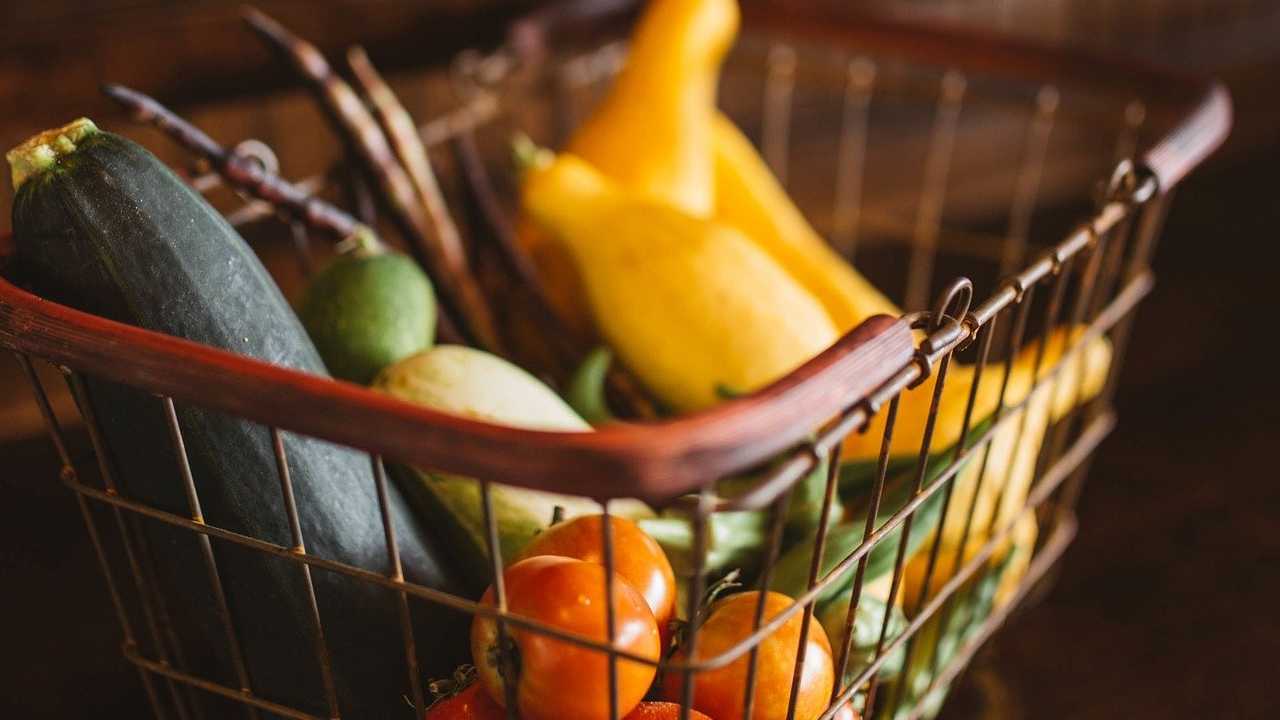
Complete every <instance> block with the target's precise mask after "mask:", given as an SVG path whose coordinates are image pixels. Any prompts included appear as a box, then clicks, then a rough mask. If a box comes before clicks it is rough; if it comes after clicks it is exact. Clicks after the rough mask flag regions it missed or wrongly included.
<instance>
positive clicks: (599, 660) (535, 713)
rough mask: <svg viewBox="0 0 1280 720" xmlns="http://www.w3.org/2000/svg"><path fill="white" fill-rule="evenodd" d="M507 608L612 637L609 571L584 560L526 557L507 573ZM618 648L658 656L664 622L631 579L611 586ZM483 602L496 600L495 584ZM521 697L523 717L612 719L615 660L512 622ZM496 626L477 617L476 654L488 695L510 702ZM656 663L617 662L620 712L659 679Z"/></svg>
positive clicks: (561, 626)
mask: <svg viewBox="0 0 1280 720" xmlns="http://www.w3.org/2000/svg"><path fill="white" fill-rule="evenodd" d="M503 578H504V580H505V583H506V590H507V608H508V610H509V611H510V612H511V613H512V614H513V615H518V616H521V617H525V618H528V619H530V620H536V621H539V622H541V623H543V624H546V625H549V626H552V627H555V628H557V629H560V630H566V631H569V632H573V633H576V634H579V635H583V636H585V637H589V638H592V639H595V640H599V641H601V642H607V641H608V624H607V616H606V613H607V609H606V605H605V601H606V600H605V576H604V568H603V567H601V566H599V565H597V564H595V563H589V562H585V561H583V560H574V559H572V558H566V557H555V556H550V555H543V556H539V557H533V558H529V559H527V560H521V561H520V562H518V563H516V564H514V565H512V566H511V567H509V568H507V570H506V572H505V573H503ZM613 588H614V597H613V612H614V622H615V626H614V627H615V629H616V631H617V635H616V638H615V645H616V647H618V648H620V649H622V650H626V651H628V652H631V653H634V654H636V655H639V656H641V657H646V658H652V659H653V660H655V661H656V660H657V659H658V655H659V652H660V649H661V646H660V643H659V636H658V624H657V622H656V621H655V620H654V619H653V611H651V610H650V609H649V605H648V604H647V603H646V602H645V600H644V597H643V596H642V595H641V594H640V593H639V592H638V591H636V589H635V588H633V587H631V585H630V584H628V583H627V581H626V580H624V579H622V578H621V577H618V576H616V573H615V581H614V583H613ZM481 602H482V603H485V604H489V605H492V604H493V602H494V599H493V588H489V589H488V590H487V591H485V594H484V597H483V598H481ZM507 630H508V638H509V640H510V641H511V643H512V644H513V646H514V654H515V657H514V658H512V665H514V667H515V668H516V671H517V674H516V688H515V695H516V702H517V708H518V710H519V712H520V717H521V718H522V719H523V720H600V718H605V717H608V716H609V661H608V657H607V656H606V655H605V654H604V653H603V652H600V651H598V650H594V649H590V648H584V647H580V646H578V645H574V644H571V643H568V642H565V641H564V640H559V639H556V638H552V637H549V636H547V635H545V634H541V633H537V632H535V631H532V630H526V629H523V628H520V627H515V626H512V625H508V626H507ZM497 648H498V630H497V625H496V624H495V623H494V621H493V619H492V618H487V617H483V616H480V615H477V616H476V618H475V620H474V621H473V622H472V624H471V657H472V660H473V661H474V662H475V664H476V669H477V671H478V672H479V675H480V680H481V681H482V682H483V683H484V686H485V688H486V689H487V690H488V691H489V695H490V697H492V698H493V699H494V700H496V701H498V703H500V704H503V705H505V703H506V695H505V693H504V691H503V678H502V676H501V672H500V665H501V662H500V653H499V652H497ZM655 671H656V668H655V667H654V666H652V665H648V664H644V663H639V662H635V661H632V660H619V661H618V712H619V714H621V715H625V714H626V713H629V712H631V710H632V709H633V708H635V706H636V705H637V704H638V703H639V702H640V700H641V699H642V698H643V697H644V694H645V692H647V691H648V689H649V685H650V684H651V683H652V682H653V676H654V673H655Z"/></svg>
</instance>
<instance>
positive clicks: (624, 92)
mask: <svg viewBox="0 0 1280 720" xmlns="http://www.w3.org/2000/svg"><path fill="white" fill-rule="evenodd" d="M737 31H738V4H737V2H736V0H654V1H653V2H651V3H649V6H648V7H647V8H646V9H645V12H644V15H643V16H642V17H641V18H640V22H639V24H638V25H637V26H636V29H635V32H634V33H633V34H632V36H631V45H630V50H629V55H628V57H627V62H626V65H625V66H624V67H623V69H622V72H621V73H620V74H619V75H618V77H617V79H616V80H615V81H614V83H613V86H612V87H611V88H610V89H609V93H608V95H606V96H605V98H604V100H603V101H602V102H601V103H600V105H599V107H597V108H596V110H595V111H594V112H593V113H592V114H591V116H590V117H589V118H587V120H586V121H585V122H584V123H583V124H582V126H581V127H579V128H578V129H577V130H576V131H575V132H574V134H573V136H572V137H571V138H570V140H569V144H568V146H567V148H566V149H567V151H568V152H569V153H572V154H574V155H577V156H579V157H581V158H582V159H584V160H586V161H587V162H589V163H591V164H592V165H594V166H595V167H596V168H597V169H598V170H599V171H600V172H602V173H604V175H606V176H607V177H609V178H611V179H612V180H613V181H614V182H616V183H618V184H619V185H620V186H621V187H623V188H625V189H626V190H628V191H629V192H633V193H637V194H644V195H649V196H652V197H654V198H658V199H661V200H665V201H666V202H669V203H671V204H672V205H675V206H676V207H678V208H681V209H682V210H685V211H686V212H689V213H691V214H693V215H699V216H704V217H705V216H708V215H710V214H711V210H712V207H713V205H714V197H713V191H712V187H713V182H712V173H713V170H712V163H711V153H710V151H709V150H708V148H710V147H711V137H712V130H711V126H712V119H713V118H714V116H715V112H716V110H715V107H716V85H717V83H718V81H719V76H720V63H721V61H722V60H723V59H724V55H725V52H726V51H728V49H729V46H730V45H732V44H733V39H734V36H735V35H736V34H737Z"/></svg>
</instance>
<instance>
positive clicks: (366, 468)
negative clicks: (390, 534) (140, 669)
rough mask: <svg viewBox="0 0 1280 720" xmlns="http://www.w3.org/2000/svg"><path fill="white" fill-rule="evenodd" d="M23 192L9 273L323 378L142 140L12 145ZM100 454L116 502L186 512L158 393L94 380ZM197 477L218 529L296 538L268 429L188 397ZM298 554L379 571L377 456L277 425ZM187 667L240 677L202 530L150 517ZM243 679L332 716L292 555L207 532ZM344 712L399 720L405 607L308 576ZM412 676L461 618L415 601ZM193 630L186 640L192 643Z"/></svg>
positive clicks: (435, 661) (227, 234)
mask: <svg viewBox="0 0 1280 720" xmlns="http://www.w3.org/2000/svg"><path fill="white" fill-rule="evenodd" d="M8 157H9V161H10V164H11V165H12V167H13V170H14V185H15V189H16V190H17V195H16V197H15V200H14V209H13V227H14V234H15V243H16V249H17V253H16V261H17V271H18V273H19V275H20V277H21V278H22V279H23V281H24V282H26V283H28V284H29V285H31V286H32V287H34V288H35V289H36V290H37V291H38V292H40V293H41V294H42V295H44V296H45V297H48V298H50V299H53V300H56V301H59V302H63V303H66V304H68V305H71V306H73V307H76V308H79V309H81V310H85V311H88V312H92V313H95V314H98V315H102V316H105V317H108V318H112V319H115V320H119V321H123V322H127V323H130V324H133V325H137V326H140V327H143V328H147V329H150V330H155V331H158V332H163V333H168V334H171V335H175V336H179V337H183V338H187V339H189V340H194V341H196V342H200V343H204V344H207V345H212V346H214V347H218V348H222V349H225V350H230V351H234V352H237V353H241V354H243V355H248V356H252V357H255V358H258V359H261V360H265V361H267V362H271V363H274V364H277V365H280V366H285V367H289V368H294V369H297V370H301V371H304V372H309V373H315V374H323V373H324V366H323V364H322V363H321V360H320V357H319V356H318V354H317V352H316V350H315V347H314V346H313V345H312V343H311V341H310V340H309V339H308V338H307V335H306V333H305V332H304V330H303V328H302V326H301V324H300V323H299V321H298V319H297V318H296V317H295V315H294V314H293V311H292V310H291V309H290V307H289V305H288V304H287V303H286V302H285V300H284V298H283V297H282V296H281V294H280V291H279V289H278V288H277V287H276V285H275V283H274V282H273V281H272V279H271V278H270V276H269V275H268V274H267V272H266V270H265V269H264V268H263V267H262V265H261V263H260V262H259V261H258V259H257V257H256V256H255V255H254V254H253V252H252V251H251V250H250V249H249V248H248V246H247V245H246V244H245V243H244V241H243V240H242V239H241V238H240V236H239V235H238V234H237V233H236V232H235V230H233V229H232V228H231V227H230V226H229V225H228V224H227V223H226V222H225V221H224V220H223V218H222V217H221V216H220V215H219V214H218V213H217V212H216V211H215V210H214V209H213V208H212V207H210V206H209V205H208V204H207V203H206V202H205V201H204V200H203V198H201V197H200V196H199V195H198V194H196V193H195V192H194V191H192V190H191V189H190V188H189V187H188V186H187V185H186V184H184V183H183V182H182V181H181V180H179V179H178V178H177V177H176V176H175V175H174V174H173V173H172V172H170V171H169V169H168V168H167V167H166V166H165V165H164V164H163V163H161V162H160V161H159V160H158V159H156V158H155V157H154V156H153V155H151V154H150V153H149V152H147V151H146V150H145V149H143V148H142V147H140V146H138V145H137V144H135V143H133V142H131V141H129V140H126V139H124V138H121V137H118V136H116V135H112V134H110V133H106V132H101V131H98V130H97V129H96V128H95V127H94V126H93V124H92V123H90V122H89V121H87V120H80V121H77V122H75V123H72V124H71V125H68V126H67V127H65V128H61V129H59V130H55V131H49V132H47V133H43V134H42V135H40V136H37V137H36V138H33V139H32V140H31V141H28V143H26V144H24V145H23V146H20V147H19V148H16V149H15V150H14V151H12V152H10V154H9V156H8ZM88 390H89V397H90V399H91V402H92V403H93V405H94V406H95V407H96V409H97V411H98V414H99V417H100V420H101V424H102V426H103V430H104V433H105V439H106V444H107V448H108V450H109V455H110V461H111V462H112V463H113V464H114V466H115V469H116V472H117V474H118V475H119V477H120V479H121V483H122V486H123V492H124V494H125V495H126V496H129V497H132V498H135V499H138V500H141V501H144V502H146V503H147V504H149V505H153V506H156V507H159V508H161V509H164V510H167V511H170V512H174V513H178V514H183V515H185V514H187V512H188V511H187V503H186V500H185V496H184V494H183V490H182V485H181V482H180V479H179V477H180V476H179V475H178V470H177V467H178V466H177V463H176V455H175V451H174V450H173V449H172V447H171V445H170V443H169V441H168V435H167V431H166V425H165V421H164V416H163V415H162V412H163V408H162V404H161V401H160V400H159V399H157V398H155V397H153V396H151V395H149V394H147V393H144V392H141V391H138V390H135V389H131V388H128V387H124V386H121V385H117V384H112V383H108V382H105V381H96V380H93V379H92V378H90V380H89V384H88ZM179 418H180V423H181V426H182V428H183V430H184V433H185V439H186V447H187V450H188V454H189V457H190V462H191V467H192V471H193V474H194V477H195V480H196V485H197V488H198V490H199V493H200V498H201V501H202V503H203V510H204V515H205V519H206V520H207V522H209V523H210V524H212V525H216V526H219V527H223V528H226V529H229V530H233V531H235V532H239V533H243V534H246V535H251V536H254V537H257V538H261V539H264V540H267V541H270V542H273V543H277V544H280V545H285V546H288V545H291V544H292V543H291V541H290V533H289V528H288V525H287V522H286V515H285V511H284V507H283V500H282V496H281V489H280V485H279V482H278V480H277V475H276V464H275V459H274V454H273V446H272V443H271V438H270V434H269V431H268V429H267V428H266V427H263V426H261V425H257V424H254V423H250V422H246V421H242V420H238V419H235V418H232V417H229V416H227V415H223V414H221V413H217V412H212V411H207V410H203V409H200V408H196V407H186V406H182V407H180V408H179ZM284 437H285V441H284V444H285V448H286V451H287V454H288V458H289V469H290V471H291V474H292V480H293V487H294V492H295V495H296V498H297V504H298V509H299V512H300V515H301V528H302V532H303V535H304V539H305V542H306V547H307V551H308V552H309V553H312V554H315V555H318V556H321V557H324V558H329V559H332V560H338V561H342V562H345V563H351V564H354V565H358V566H360V567H364V568H367V569H369V570H373V571H376V572H387V571H388V564H389V560H388V556H387V552H386V548H385V545H384V539H383V530H382V525H381V521H380V517H379V513H378V505H377V500H376V495H375V487H374V479H373V474H372V470H371V467H370V461H369V458H368V457H367V456H365V455H363V454H360V453H357V452H355V451H351V450H348V449H345V448H341V447H338V446H335V445H332V444H329V443H325V442H321V441H318V440H313V439H309V438H304V437H299V436H296V435H292V434H289V433H286V434H285V436H284ZM388 490H389V492H390V494H391V498H390V499H391V510H392V512H393V517H394V521H395V524H396V529H397V534H398V537H399V541H400V549H401V554H402V558H403V561H404V564H405V571H406V574H407V575H408V576H409V578H410V579H411V580H413V581H415V582H419V583H422V584H425V585H428V586H431V587H435V588H440V589H445V590H449V591H456V588H457V587H458V586H457V585H456V583H455V582H454V580H453V575H452V574H451V573H450V572H448V571H446V568H445V566H444V563H443V562H442V559H443V558H444V554H443V553H442V552H441V550H440V548H439V547H437V546H436V545H435V544H434V541H433V540H432V538H431V537H430V536H429V535H428V534H427V532H426V528H424V527H422V526H421V525H420V523H419V522H418V521H417V520H416V519H415V517H414V516H413V514H412V513H410V512H409V511H408V510H407V506H406V505H405V503H404V501H403V499H402V498H401V496H400V495H399V493H398V492H397V490H396V488H395V487H390V488H388ZM143 531H144V534H145V536H146V537H147V539H148V541H149V543H150V544H151V547H152V555H154V557H155V558H156V564H157V565H158V567H157V568H156V570H157V574H158V575H159V576H160V580H161V584H162V588H163V590H164V595H165V597H166V599H167V603H166V604H167V606H168V609H169V610H170V612H171V613H172V614H174V615H175V616H177V618H176V620H177V622H178V623H179V625H180V627H181V628H182V632H183V634H184V635H185V636H186V637H185V642H184V647H183V650H184V651H185V653H186V655H187V656H188V660H189V662H191V663H192V664H194V665H196V666H197V669H198V670H199V671H201V672H204V673H209V674H212V675H213V676H214V677H215V678H218V679H220V680H221V681H223V682H226V683H230V684H232V685H233V686H234V684H235V680H234V675H233V673H232V671H231V667H232V665H231V664H230V660H229V657H228V654H227V652H228V651H227V643H226V639H225V636H224V635H223V632H222V626H221V624H220V621H219V618H218V615H217V611H216V606H215V604H214V602H213V600H212V597H211V590H210V587H209V581H208V579H207V576H206V573H205V568H204V565H203V563H202V561H201V557H200V554H199V548H198V546H197V544H196V539H195V536H194V535H193V534H192V533H190V532H187V531H185V530H177V529H175V528H173V527H171V526H168V525H164V524H161V523H158V522H147V523H144V524H143ZM215 552H216V554H217V559H218V562H219V565H220V567H221V572H222V580H223V583H224V585H225V587H226V593H227V596H228V600H229V601H230V605H231V610H232V619H233V621H234V623H235V625H236V628H237V630H238V633H239V636H240V638H241V641H242V644H243V648H244V653H245V655H246V658H247V664H248V668H249V673H250V679H251V684H252V686H253V690H254V691H255V692H256V693H258V694H260V695H262V696H265V697H267V698H268V699H271V700H274V701H277V702H281V703H285V704H288V705H291V706H295V707H299V708H301V709H304V710H306V711H308V712H311V713H314V714H318V715H324V716H326V717H327V716H328V711H327V709H326V707H325V701H324V697H325V694H324V692H323V687H322V684H321V679H320V678H321V675H320V671H319V665H318V663H317V660H316V653H315V649H314V644H313V642H312V640H311V636H310V624H309V620H308V617H309V610H308V606H307V603H306V600H305V595H304V592H303V585H302V576H301V573H300V570H299V567H298V566H297V565H296V564H294V563H292V562H288V561H285V560H281V559H276V558H270V557H267V556H264V555H261V554H259V553H256V552H252V551H249V550H246V549H243V548H241V547H239V546H235V545H232V544H230V543H220V542H216V541H215ZM314 582H315V585H316V592H317V598H318V604H319V607H320V613H321V617H322V620H323V623H324V631H325V635H326V639H327V641H328V645H329V647H330V650H331V654H332V660H333V668H334V675H335V680H336V684H337V689H338V695H339V698H340V703H341V706H342V711H343V717H376V718H390V717H406V718H407V717H410V716H411V715H412V714H413V713H412V711H411V710H410V709H409V708H408V707H407V705H406V703H405V702H404V700H403V698H404V696H405V695H406V694H407V688H408V677H407V674H406V672H405V663H404V657H403V644H402V642H401V640H400V632H399V623H398V611H397V607H398V605H397V600H396V598H395V596H394V595H393V594H392V593H390V592H388V591H387V590H386V589H383V588H378V587H376V586H373V585H369V584H367V583H362V582H357V581H355V580H352V579H350V578H348V577H346V576H342V575H337V574H334V573H330V572H325V571H319V570H318V571H315V572H314ZM414 606H415V613H416V617H415V623H416V624H417V626H418V628H417V631H418V638H417V639H418V646H419V648H422V649H423V650H424V653H423V657H422V658H421V659H422V660H423V661H424V665H423V667H422V671H423V672H424V673H426V674H430V675H444V674H447V672H448V671H449V670H450V669H452V667H453V666H454V665H455V664H456V663H457V662H458V661H459V660H460V659H463V658H464V657H465V652H466V651H465V648H466V643H465V639H464V637H463V633H465V630H466V627H467V623H466V622H459V616H457V615H456V614H452V613H448V612H446V611H444V610H443V609H442V608H438V607H429V606H427V605H426V604H425V603H420V602H415V603H414ZM192 632H195V633H197V634H196V635H195V636H194V637H192V636H190V635H191V633H192Z"/></svg>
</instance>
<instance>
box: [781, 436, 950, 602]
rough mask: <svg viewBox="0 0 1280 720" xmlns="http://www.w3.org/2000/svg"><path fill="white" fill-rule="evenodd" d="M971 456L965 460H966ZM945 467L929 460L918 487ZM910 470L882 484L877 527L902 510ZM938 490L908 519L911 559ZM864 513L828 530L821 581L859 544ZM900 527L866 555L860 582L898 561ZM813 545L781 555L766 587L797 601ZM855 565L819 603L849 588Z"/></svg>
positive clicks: (934, 512) (931, 523)
mask: <svg viewBox="0 0 1280 720" xmlns="http://www.w3.org/2000/svg"><path fill="white" fill-rule="evenodd" d="M973 457H974V456H973V455H970V456H969V457H968V458H966V459H965V460H964V462H968V461H969V460H971V459H972V458H973ZM946 467H947V463H945V462H941V461H932V462H930V463H929V467H928V471H927V472H926V473H925V479H924V484H923V485H922V488H925V489H927V488H928V487H929V486H930V485H932V484H933V482H934V481H935V480H936V479H937V478H938V476H939V475H941V474H942V471H943V470H945V469H946ZM914 487H915V468H914V467H912V468H910V469H908V470H907V471H906V472H900V473H899V474H898V475H897V476H896V477H894V478H891V479H886V480H885V490H884V496H883V497H882V498H881V501H880V512H879V513H878V514H877V516H876V523H877V526H879V525H880V524H881V523H883V522H885V521H886V520H888V519H889V517H890V516H892V515H893V514H894V513H896V512H898V511H899V510H901V509H902V508H903V507H905V506H906V504H907V503H908V502H910V501H911V499H912V497H913V496H914V493H913V490H914ZM942 496H943V493H942V492H936V493H934V494H933V495H932V496H931V497H930V498H929V499H928V500H925V501H924V502H923V503H922V504H921V505H920V507H919V508H917V510H916V513H915V516H914V520H912V525H911V534H910V536H909V537H908V538H907V548H906V555H905V557H907V558H910V557H911V556H912V554H914V553H915V551H916V550H917V549H919V547H920V545H921V544H922V543H923V542H924V541H925V539H926V538H927V537H929V536H930V535H931V534H932V533H933V531H934V529H935V528H936V527H937V525H938V521H939V520H940V519H941V514H942ZM866 522H867V521H866V511H865V509H864V510H862V511H860V512H859V513H858V514H857V516H856V517H854V519H852V520H850V521H848V522H844V523H840V524H839V525H835V526H833V527H831V528H830V529H828V531H827V542H826V547H825V550H824V552H823V555H822V565H821V567H820V569H819V573H818V577H819V578H822V577H824V576H825V575H827V574H828V573H830V572H831V570H832V569H834V568H835V566H836V565H838V564H840V563H841V562H843V561H844V559H845V558H847V557H848V556H849V555H850V554H851V553H853V551H854V550H855V549H856V548H857V547H858V546H859V545H861V544H862V539H863V535H864V534H865V532H866ZM902 527H903V526H902V525H899V526H897V527H896V528H894V529H893V530H892V531H890V532H889V533H887V534H886V535H885V536H884V537H883V538H882V539H881V540H880V542H878V543H876V545H875V546H874V547H873V548H872V549H871V551H870V553H868V558H867V568H866V571H865V573H864V582H870V581H872V580H875V579H876V578H878V577H880V576H881V575H883V574H885V573H887V572H889V571H891V570H892V569H893V564H894V560H896V558H897V553H898V543H899V540H900V538H901V537H902ZM813 548H814V544H813V541H812V540H808V541H806V542H802V543H800V544H798V545H795V546H793V547H792V548H791V549H789V550H787V551H786V552H785V553H783V555H782V557H781V558H780V559H779V560H778V564H777V566H776V567H775V569H774V576H773V583H772V584H771V585H770V588H771V589H773V590H776V591H778V592H781V593H785V594H787V595H790V596H792V597H799V596H800V595H802V594H804V593H805V592H807V591H808V589H809V565H810V563H811V562H812V558H813ZM855 568H856V564H855V565H854V566H853V567H851V568H849V569H848V570H847V571H846V572H845V573H843V574H842V575H841V576H840V577H839V579H838V581H836V582H833V583H832V584H831V585H829V586H827V588H826V589H825V590H823V591H822V592H821V593H820V594H819V595H818V603H819V605H822V604H825V603H828V602H831V600H833V599H834V598H835V597H837V596H838V595H840V594H841V593H843V592H845V591H846V590H848V588H849V587H850V586H851V585H852V584H853V577H854V570H855Z"/></svg>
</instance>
